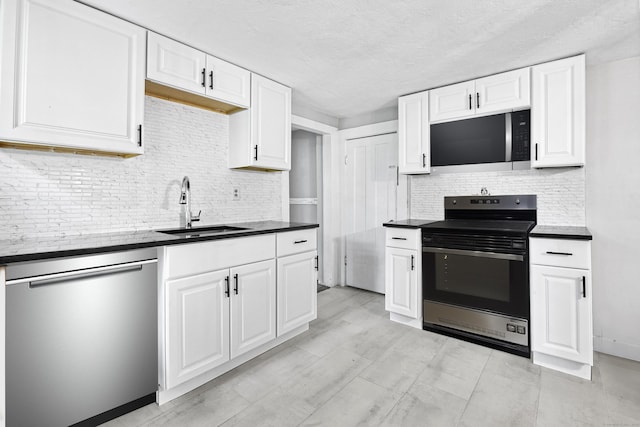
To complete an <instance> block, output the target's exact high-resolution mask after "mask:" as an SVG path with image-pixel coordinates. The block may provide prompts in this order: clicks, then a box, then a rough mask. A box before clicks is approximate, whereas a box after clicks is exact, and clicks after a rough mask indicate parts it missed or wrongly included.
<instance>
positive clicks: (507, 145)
mask: <svg viewBox="0 0 640 427" xmlns="http://www.w3.org/2000/svg"><path fill="white" fill-rule="evenodd" d="M529 135H530V110H522V111H514V112H510V113H503V114H495V115H492V116H485V117H477V118H473V119H465V120H457V121H453V122H446V123H437V124H433V125H431V136H430V145H431V172H432V173H438V172H457V171H466V172H469V171H486V170H512V169H529V167H530V164H531V163H530V158H531V146H530V143H529Z"/></svg>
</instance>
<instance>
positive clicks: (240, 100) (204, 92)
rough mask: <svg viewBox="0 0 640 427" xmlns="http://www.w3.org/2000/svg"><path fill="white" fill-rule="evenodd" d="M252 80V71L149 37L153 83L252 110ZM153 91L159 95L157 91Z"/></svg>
mask: <svg viewBox="0 0 640 427" xmlns="http://www.w3.org/2000/svg"><path fill="white" fill-rule="evenodd" d="M250 76H251V73H250V72H249V71H247V70H245V69H243V68H240V67H238V66H236V65H233V64H230V63H228V62H226V61H223V60H221V59H218V58H216V57H213V56H211V55H207V54H206V53H204V52H201V51H199V50H197V49H194V48H192V47H189V46H187V45H184V44H182V43H179V42H177V41H175V40H171V39H169V38H167V37H164V36H161V35H158V34H155V33H152V32H149V34H148V40H147V78H148V79H149V80H152V81H154V82H157V83H160V84H162V85H168V86H171V87H174V88H176V89H180V90H184V91H188V92H191V93H195V94H198V95H201V96H205V97H209V98H213V99H216V100H218V101H222V102H225V103H229V104H232V105H235V106H239V107H249V103H250V83H251V80H250ZM153 90H154V91H158V89H157V88H155V87H154V88H153ZM171 95H172V94H169V96H171ZM173 96H176V95H175V94H173Z"/></svg>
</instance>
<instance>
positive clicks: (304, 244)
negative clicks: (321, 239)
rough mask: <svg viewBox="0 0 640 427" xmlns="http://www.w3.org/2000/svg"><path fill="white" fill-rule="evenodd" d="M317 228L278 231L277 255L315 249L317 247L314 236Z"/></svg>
mask: <svg viewBox="0 0 640 427" xmlns="http://www.w3.org/2000/svg"><path fill="white" fill-rule="evenodd" d="M317 230H318V229H317V228H312V229H308V230H297V231H287V232H286V233H278V237H277V248H278V249H277V252H278V256H279V257H281V256H285V255H291V254H298V253H301V252H307V251H315V250H316V248H317V247H318V244H317V241H316V238H317V237H316V236H317V234H318V231H317Z"/></svg>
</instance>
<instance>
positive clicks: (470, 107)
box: [469, 94, 473, 110]
mask: <svg viewBox="0 0 640 427" xmlns="http://www.w3.org/2000/svg"><path fill="white" fill-rule="evenodd" d="M472 108H473V107H472V106H471V94H469V110H471V109H472Z"/></svg>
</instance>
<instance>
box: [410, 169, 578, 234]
mask: <svg viewBox="0 0 640 427" xmlns="http://www.w3.org/2000/svg"><path fill="white" fill-rule="evenodd" d="M410 180H411V181H410V188H411V190H410V191H411V194H410V200H411V217H412V218H424V219H441V218H444V197H445V196H468V195H474V194H480V189H481V188H482V187H486V188H487V190H488V191H489V192H490V193H491V194H494V195H499V194H535V195H537V201H538V224H545V225H575V226H584V225H585V170H584V168H549V169H531V170H522V171H505V172H474V173H449V174H441V175H415V176H411V177H410Z"/></svg>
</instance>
